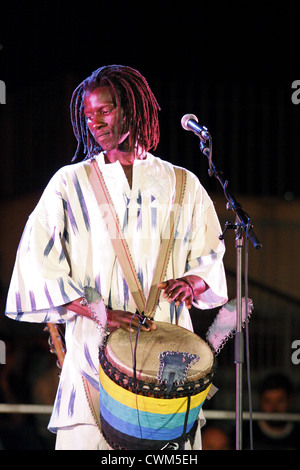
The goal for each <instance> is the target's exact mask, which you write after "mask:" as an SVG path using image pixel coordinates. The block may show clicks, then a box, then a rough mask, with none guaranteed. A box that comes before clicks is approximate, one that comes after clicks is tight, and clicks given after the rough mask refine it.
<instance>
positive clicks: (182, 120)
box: [181, 114, 198, 131]
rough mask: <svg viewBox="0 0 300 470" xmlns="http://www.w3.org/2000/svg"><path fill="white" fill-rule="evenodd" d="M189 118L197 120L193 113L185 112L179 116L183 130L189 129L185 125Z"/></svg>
mask: <svg viewBox="0 0 300 470" xmlns="http://www.w3.org/2000/svg"><path fill="white" fill-rule="evenodd" d="M190 119H193V120H194V121H196V122H198V118H197V116H195V115H194V114H185V115H184V116H183V117H182V118H181V125H182V127H183V129H184V130H185V131H190V130H191V129H190V128H189V127H188V125H187V123H188V121H189V120H190Z"/></svg>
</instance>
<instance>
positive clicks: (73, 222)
mask: <svg viewBox="0 0 300 470" xmlns="http://www.w3.org/2000/svg"><path fill="white" fill-rule="evenodd" d="M63 206H64V209H65V210H66V211H67V213H68V218H69V220H70V224H71V227H72V230H73V233H78V227H77V223H76V220H75V217H74V214H73V211H72V208H71V205H70V202H69V200H67V201H65V200H64V199H63Z"/></svg>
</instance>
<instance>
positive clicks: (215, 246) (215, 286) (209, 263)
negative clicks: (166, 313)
mask: <svg viewBox="0 0 300 470" xmlns="http://www.w3.org/2000/svg"><path fill="white" fill-rule="evenodd" d="M197 186H198V187H197V189H196V201H195V206H194V211H193V217H192V226H191V232H190V237H189V238H190V243H189V252H188V257H187V264H186V272H185V273H184V275H185V276H187V275H189V274H194V275H197V276H199V277H201V278H202V279H204V281H205V282H206V283H207V285H208V286H209V288H208V289H207V290H206V292H204V293H203V294H201V295H200V296H198V297H195V298H194V301H193V305H194V306H195V307H196V308H199V309H208V308H215V307H218V306H220V305H223V304H224V303H225V302H226V301H227V299H228V294H227V282H226V276H225V269H224V264H223V257H224V253H225V244H224V241H223V240H222V241H221V240H220V239H219V236H220V234H221V227H220V223H219V219H218V217H217V213H216V210H215V207H214V205H213V202H212V200H211V199H210V197H209V196H208V194H207V192H206V191H205V189H204V188H203V187H202V186H201V185H197Z"/></svg>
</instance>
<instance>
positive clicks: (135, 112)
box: [70, 65, 160, 161]
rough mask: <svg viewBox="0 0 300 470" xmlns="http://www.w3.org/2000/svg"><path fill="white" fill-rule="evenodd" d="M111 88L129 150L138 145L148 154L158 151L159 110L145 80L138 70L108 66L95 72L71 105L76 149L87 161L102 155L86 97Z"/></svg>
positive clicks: (121, 66)
mask: <svg viewBox="0 0 300 470" xmlns="http://www.w3.org/2000/svg"><path fill="white" fill-rule="evenodd" d="M105 86H109V87H110V88H111V91H112V94H113V97H114V99H115V102H116V105H117V106H119V107H120V108H122V110H123V115H124V117H125V122H126V123H127V129H126V130H127V131H129V137H128V139H129V142H128V144H129V147H130V148H132V146H135V145H138V146H139V147H141V148H142V149H143V150H144V151H145V152H148V151H149V150H150V149H153V150H155V149H156V147H157V145H158V142H159V136H160V130H159V122H158V111H159V110H160V107H159V105H158V103H157V101H156V98H155V96H154V95H153V93H152V91H151V89H150V87H149V85H148V83H147V81H146V79H145V78H144V77H143V76H142V75H141V74H140V73H139V72H138V71H137V70H135V69H133V68H131V67H128V66H124V65H108V66H104V67H101V68H99V69H97V70H95V71H94V72H93V73H92V74H91V75H90V76H89V77H88V78H86V79H85V80H84V81H83V82H82V83H81V84H80V85H79V86H78V87H77V88H76V89H75V91H74V93H73V95H72V99H71V104H70V111H71V121H72V127H73V132H74V135H75V137H76V139H77V149H76V152H75V155H74V157H73V159H72V161H74V160H76V158H77V157H78V156H79V154H81V155H82V154H83V156H84V159H87V158H91V157H93V156H94V155H97V154H98V153H99V152H101V146H100V145H99V144H98V143H97V142H96V141H95V139H94V137H93V136H92V134H91V132H90V130H89V128H88V125H87V121H86V117H85V114H84V95H85V93H86V91H93V90H94V89H95V88H98V87H105Z"/></svg>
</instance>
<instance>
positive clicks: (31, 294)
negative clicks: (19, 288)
mask: <svg viewBox="0 0 300 470" xmlns="http://www.w3.org/2000/svg"><path fill="white" fill-rule="evenodd" d="M29 298H30V304H31V310H32V312H35V311H36V303H35V297H34V293H33V292H32V290H30V291H29Z"/></svg>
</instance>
